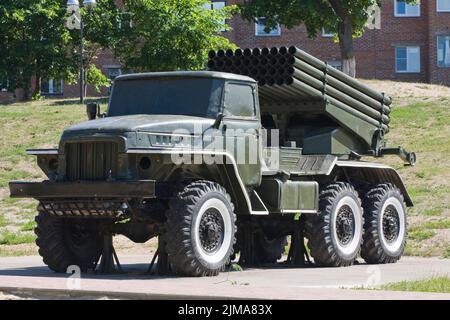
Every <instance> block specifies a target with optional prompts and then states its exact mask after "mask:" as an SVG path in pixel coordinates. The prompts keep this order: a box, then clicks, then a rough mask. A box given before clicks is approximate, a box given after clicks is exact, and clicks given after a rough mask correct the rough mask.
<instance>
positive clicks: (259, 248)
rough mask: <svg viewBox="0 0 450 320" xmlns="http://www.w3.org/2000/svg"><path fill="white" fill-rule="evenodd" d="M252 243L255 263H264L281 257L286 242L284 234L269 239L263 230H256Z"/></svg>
mask: <svg viewBox="0 0 450 320" xmlns="http://www.w3.org/2000/svg"><path fill="white" fill-rule="evenodd" d="M253 243H254V245H255V247H254V251H255V260H256V263H258V264H265V263H276V262H277V261H278V260H279V259H281V257H282V256H283V253H284V250H285V247H286V246H287V243H288V242H287V237H286V236H284V237H280V238H273V239H269V238H268V237H267V235H266V234H264V233H263V232H257V233H256V234H255V237H254V242H253Z"/></svg>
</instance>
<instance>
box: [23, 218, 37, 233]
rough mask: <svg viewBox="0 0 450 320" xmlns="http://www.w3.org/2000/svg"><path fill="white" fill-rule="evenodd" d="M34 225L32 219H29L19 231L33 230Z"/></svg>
mask: <svg viewBox="0 0 450 320" xmlns="http://www.w3.org/2000/svg"><path fill="white" fill-rule="evenodd" d="M35 227H36V222H35V221H34V220H30V221H28V222H26V223H24V224H23V225H22V226H21V227H20V231H33V230H34V228H35Z"/></svg>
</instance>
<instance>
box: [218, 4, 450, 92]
mask: <svg viewBox="0 0 450 320" xmlns="http://www.w3.org/2000/svg"><path fill="white" fill-rule="evenodd" d="M238 2H240V0H228V2H227V3H229V4H235V3H238ZM394 5H395V1H394V0H382V9H381V29H380V30H367V31H366V32H365V33H364V35H363V36H362V37H361V38H358V39H355V42H354V46H355V55H356V60H357V77H360V78H368V79H370V78H376V79H392V80H397V81H416V82H432V83H442V84H446V85H450V68H438V67H437V38H436V37H437V35H438V34H450V13H437V12H436V0H422V3H421V6H420V11H421V12H420V16H419V17H396V16H395V13H394V12H395V10H394V9H395V8H394ZM229 24H230V26H231V27H232V28H233V30H232V31H230V32H227V33H226V36H227V37H228V38H229V39H230V40H231V41H233V42H235V43H236V44H237V45H238V46H240V47H263V46H266V47H272V46H281V45H285V46H289V45H296V46H298V47H300V48H302V49H303V50H305V51H307V52H309V53H311V54H313V55H315V56H317V57H318V58H320V59H322V60H326V61H333V60H337V61H338V60H339V59H340V53H339V47H338V45H337V44H336V43H334V42H333V40H332V39H331V38H324V37H322V36H321V35H318V37H317V38H315V39H309V38H308V36H307V33H306V29H305V27H303V26H299V27H296V28H293V29H291V30H289V29H287V28H284V27H281V36H256V35H255V25H254V24H253V23H249V22H247V21H243V20H242V19H241V18H240V17H235V18H233V19H232V20H231V21H229ZM396 46H419V47H420V51H421V63H420V64H421V68H420V72H419V73H398V72H396V70H395V48H396Z"/></svg>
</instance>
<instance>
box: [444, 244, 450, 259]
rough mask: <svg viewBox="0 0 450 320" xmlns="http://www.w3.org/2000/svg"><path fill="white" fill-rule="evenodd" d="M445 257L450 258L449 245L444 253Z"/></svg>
mask: <svg viewBox="0 0 450 320" xmlns="http://www.w3.org/2000/svg"><path fill="white" fill-rule="evenodd" d="M442 257H443V258H450V246H448V247H447V248H446V249H445V251H444V254H443V255H442Z"/></svg>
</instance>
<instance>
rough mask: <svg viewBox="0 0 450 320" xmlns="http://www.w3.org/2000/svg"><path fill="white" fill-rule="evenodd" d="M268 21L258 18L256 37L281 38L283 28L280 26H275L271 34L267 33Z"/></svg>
mask: <svg viewBox="0 0 450 320" xmlns="http://www.w3.org/2000/svg"><path fill="white" fill-rule="evenodd" d="M265 29H266V19H265V18H258V19H257V20H256V23H255V35H257V36H280V35H281V27H280V25H279V24H277V25H276V26H275V28H273V29H272V30H270V31H269V32H266V30H265Z"/></svg>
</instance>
